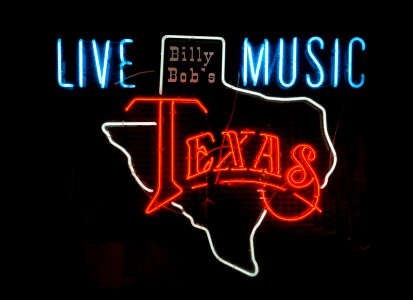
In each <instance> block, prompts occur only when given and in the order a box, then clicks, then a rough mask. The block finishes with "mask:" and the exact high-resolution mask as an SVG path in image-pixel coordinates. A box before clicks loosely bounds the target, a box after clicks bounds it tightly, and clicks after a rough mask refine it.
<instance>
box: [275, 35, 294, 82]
mask: <svg viewBox="0 0 413 300" xmlns="http://www.w3.org/2000/svg"><path fill="white" fill-rule="evenodd" d="M293 43H294V46H293V50H292V61H293V63H292V65H293V66H292V75H291V81H290V83H285V82H284V79H283V74H284V71H283V65H284V39H282V38H280V45H279V50H278V51H279V57H280V59H279V62H278V82H279V83H280V84H281V85H282V87H284V88H289V87H291V86H292V85H293V84H294V83H295V80H296V78H297V38H296V37H295V38H294V40H293Z"/></svg>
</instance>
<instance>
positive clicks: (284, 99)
mask: <svg viewBox="0 0 413 300" xmlns="http://www.w3.org/2000/svg"><path fill="white" fill-rule="evenodd" d="M168 38H174V39H201V40H215V41H220V42H221V43H222V63H221V82H222V84H223V85H224V86H226V87H228V88H229V89H232V90H234V91H237V92H239V93H243V94H249V95H254V96H257V97H260V98H262V99H264V100H267V101H279V102H294V101H307V102H309V103H310V104H311V105H313V106H315V107H316V108H317V109H319V111H320V112H321V113H322V127H323V128H322V133H323V134H324V137H325V139H326V141H327V144H328V145H327V146H328V148H329V150H330V151H331V155H332V156H333V163H332V165H331V167H330V170H329V171H328V172H327V174H326V175H325V177H324V182H323V184H322V185H321V186H320V188H321V189H323V188H325V187H326V186H327V183H328V179H329V177H330V175H331V174H332V173H333V171H334V169H335V167H336V164H337V153H336V150H335V149H334V145H333V143H332V142H331V139H330V135H329V134H328V130H327V128H328V127H327V112H326V111H325V109H324V107H323V106H322V105H320V104H318V103H317V102H315V101H314V100H312V99H311V98H308V97H303V96H301V97H275V96H267V95H264V94H261V93H258V92H255V91H250V90H247V89H243V88H239V87H236V86H233V85H230V84H229V83H227V82H226V80H225V65H226V64H225V55H226V48H225V46H226V43H225V39H224V38H222V37H218V36H196V35H165V36H163V37H162V44H161V64H160V76H159V95H162V93H163V86H162V83H163V68H164V65H163V61H164V50H165V40H166V39H168Z"/></svg>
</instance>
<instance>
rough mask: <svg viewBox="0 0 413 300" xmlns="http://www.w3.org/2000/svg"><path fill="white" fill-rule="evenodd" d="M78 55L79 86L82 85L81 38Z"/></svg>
mask: <svg viewBox="0 0 413 300" xmlns="http://www.w3.org/2000/svg"><path fill="white" fill-rule="evenodd" d="M78 53H79V54H78V55H79V86H80V87H81V88H82V87H83V40H82V39H80V40H79V45H78Z"/></svg>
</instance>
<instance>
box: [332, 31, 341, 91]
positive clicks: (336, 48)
mask: <svg viewBox="0 0 413 300" xmlns="http://www.w3.org/2000/svg"><path fill="white" fill-rule="evenodd" d="M339 47H340V46H339V42H338V39H335V41H334V50H333V53H334V61H333V62H332V63H331V65H332V66H334V68H333V74H332V78H333V82H332V84H333V86H334V87H337V85H338V79H339V78H338V68H339V65H338V58H339V55H340V52H339V51H340V48H339Z"/></svg>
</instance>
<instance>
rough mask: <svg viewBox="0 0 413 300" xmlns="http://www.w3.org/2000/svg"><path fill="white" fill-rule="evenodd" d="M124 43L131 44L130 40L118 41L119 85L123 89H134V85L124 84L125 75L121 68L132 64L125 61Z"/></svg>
mask: <svg viewBox="0 0 413 300" xmlns="http://www.w3.org/2000/svg"><path fill="white" fill-rule="evenodd" d="M126 43H133V40H132V39H123V40H121V41H120V46H119V52H120V68H119V69H120V70H119V80H120V85H121V87H123V88H134V87H135V85H134V84H126V83H125V75H124V72H123V68H124V67H125V66H126V65H132V62H130V61H128V60H125V55H124V44H126Z"/></svg>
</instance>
